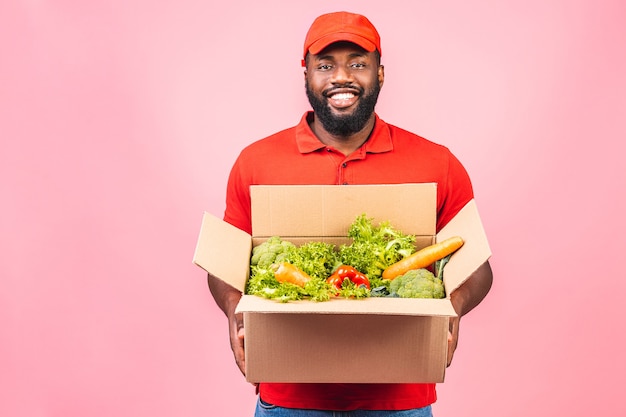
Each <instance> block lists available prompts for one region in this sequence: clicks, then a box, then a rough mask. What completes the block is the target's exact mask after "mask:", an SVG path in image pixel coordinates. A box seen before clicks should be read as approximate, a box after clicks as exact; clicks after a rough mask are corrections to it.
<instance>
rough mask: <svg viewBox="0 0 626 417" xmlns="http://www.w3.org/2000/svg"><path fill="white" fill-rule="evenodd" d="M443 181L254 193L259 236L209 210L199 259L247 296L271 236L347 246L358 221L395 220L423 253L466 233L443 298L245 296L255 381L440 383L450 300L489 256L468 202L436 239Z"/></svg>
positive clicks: (258, 189)
mask: <svg viewBox="0 0 626 417" xmlns="http://www.w3.org/2000/svg"><path fill="white" fill-rule="evenodd" d="M436 196H437V188H436V184H396V185H353V186H322V185H319V186H318V185H305V186H293V185H288V186H253V187H252V188H251V198H252V229H253V233H252V236H250V235H248V234H247V233H244V232H242V231H240V230H239V229H237V228H235V227H233V226H230V225H228V224H226V223H225V222H223V221H222V220H221V219H218V218H217V217H215V216H212V215H211V214H209V213H205V214H204V217H203V221H202V228H201V231H200V236H199V239H198V243H197V246H196V252H195V255H194V262H195V263H196V264H197V265H198V266H200V267H202V268H203V269H205V270H206V271H207V272H209V273H211V274H212V275H215V276H216V277H218V278H220V279H222V280H224V281H225V282H227V283H229V284H230V285H232V286H234V287H235V288H238V289H239V290H242V291H243V290H244V289H245V283H246V281H247V278H248V274H249V261H250V252H251V248H252V246H253V245H257V244H259V243H261V242H262V241H264V240H265V239H267V238H268V237H270V236H274V235H278V236H281V237H282V238H283V239H285V240H290V241H293V242H294V243H303V242H307V241H312V240H319V241H329V242H332V243H336V244H340V243H343V242H347V241H348V240H347V238H346V236H347V231H348V228H349V226H350V224H351V223H352V222H353V221H354V219H355V218H356V217H357V216H358V215H360V214H363V213H365V214H366V215H367V216H368V217H372V218H374V222H375V223H378V222H380V221H386V220H388V221H390V222H391V223H392V225H393V226H394V227H396V228H398V229H399V230H402V231H403V232H405V233H411V234H414V235H416V236H418V240H417V241H418V243H417V244H416V246H418V249H419V248H420V247H423V246H426V245H428V244H430V243H433V242H435V241H437V240H441V239H444V238H446V237H450V236H454V235H459V236H461V237H463V239H464V240H465V244H464V245H463V246H462V247H461V249H459V250H458V251H457V252H456V253H455V254H454V255H453V256H452V258H451V260H450V262H449V263H448V264H447V265H446V269H445V274H444V284H445V287H446V294H447V298H446V299H442V300H428V299H398V298H369V299H365V300H345V299H333V300H331V301H328V302H319V303H316V302H310V301H299V302H291V303H279V302H275V301H271V300H266V299H263V298H260V297H256V296H248V295H244V296H243V297H242V299H241V301H240V302H239V305H238V307H237V311H238V312H241V313H243V315H244V325H245V329H246V378H247V379H248V380H249V381H250V382H342V383H367V382H372V383H403V382H442V381H443V380H444V376H445V368H446V355H447V335H448V325H449V320H450V317H454V316H455V315H456V314H455V312H454V309H453V307H452V304H451V302H450V299H449V294H450V293H451V292H452V291H454V289H456V288H458V287H459V286H460V285H461V284H462V283H463V282H464V281H465V280H466V279H467V278H468V277H469V276H470V275H471V273H472V272H474V271H475V270H476V269H477V268H478V267H479V266H480V265H481V264H482V263H484V262H485V261H486V260H487V259H489V257H490V256H491V252H490V249H489V245H488V242H487V239H486V236H485V233H484V230H483V227H482V224H481V221H480V217H479V215H478V210H477V209H476V205H475V202H474V201H473V200H472V201H470V202H469V203H468V204H467V205H466V206H465V207H464V208H463V209H462V210H461V211H460V212H459V214H458V215H457V216H456V217H455V218H454V219H453V220H452V221H450V223H449V224H448V225H447V226H446V227H445V228H444V229H443V230H441V231H440V233H439V234H435V224H436Z"/></svg>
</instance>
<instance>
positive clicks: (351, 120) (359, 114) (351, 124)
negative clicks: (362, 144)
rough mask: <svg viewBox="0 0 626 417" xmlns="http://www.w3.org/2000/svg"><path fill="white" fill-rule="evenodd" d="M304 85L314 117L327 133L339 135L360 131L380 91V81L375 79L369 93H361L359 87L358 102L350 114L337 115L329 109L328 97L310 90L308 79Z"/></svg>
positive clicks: (343, 135) (371, 111)
mask: <svg viewBox="0 0 626 417" xmlns="http://www.w3.org/2000/svg"><path fill="white" fill-rule="evenodd" d="M305 87H306V96H307V97H308V99H309V103H311V107H313V111H314V112H315V117H317V118H318V119H319V121H320V122H321V123H322V126H324V129H326V131H327V132H328V133H330V134H331V135H334V136H340V137H347V136H350V135H352V134H354V133H357V132H360V131H361V130H362V129H363V128H364V127H365V124H366V123H367V122H368V120H369V119H370V117H371V116H372V113H374V108H375V107H376V102H377V101H378V94H379V93H380V83H379V82H378V79H376V83H375V84H374V87H373V88H372V91H371V92H370V93H368V94H363V89H361V98H360V100H359V104H358V105H357V107H356V109H355V110H354V112H353V113H352V114H347V115H345V116H337V115H335V114H334V113H333V112H332V111H331V109H330V106H329V105H328V99H327V98H326V97H325V96H322V97H318V96H317V95H315V93H314V92H313V91H311V89H310V88H309V82H308V80H305Z"/></svg>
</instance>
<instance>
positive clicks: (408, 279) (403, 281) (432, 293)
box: [390, 268, 445, 298]
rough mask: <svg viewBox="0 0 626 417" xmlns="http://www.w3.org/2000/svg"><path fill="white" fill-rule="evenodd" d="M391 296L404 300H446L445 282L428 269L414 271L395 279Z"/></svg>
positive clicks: (391, 287) (391, 286) (392, 282)
mask: <svg viewBox="0 0 626 417" xmlns="http://www.w3.org/2000/svg"><path fill="white" fill-rule="evenodd" d="M390 291H391V296H392V297H393V296H396V297H403V298H444V297H445V290H444V287H443V282H442V281H441V280H440V279H438V278H437V277H435V275H434V274H433V273H432V272H430V271H429V270H427V269H423V268H422V269H413V270H411V271H409V272H407V273H406V274H404V275H400V276H399V277H396V278H394V279H393V280H392V281H391V284H390Z"/></svg>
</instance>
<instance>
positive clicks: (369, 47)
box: [309, 33, 376, 55]
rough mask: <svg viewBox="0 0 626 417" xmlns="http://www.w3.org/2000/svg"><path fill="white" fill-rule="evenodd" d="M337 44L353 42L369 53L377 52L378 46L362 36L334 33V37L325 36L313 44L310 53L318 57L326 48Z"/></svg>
mask: <svg viewBox="0 0 626 417" xmlns="http://www.w3.org/2000/svg"><path fill="white" fill-rule="evenodd" d="M336 42H351V43H354V44H357V45H359V46H360V47H361V48H363V49H365V50H366V51H368V52H374V51H375V50H376V45H375V44H374V43H373V42H371V41H369V40H367V39H365V38H363V37H361V36H358V35H355V34H353V33H333V34H332V35H327V36H324V37H323V38H321V39H318V40H317V41H315V42H313V43H312V44H311V46H310V47H309V53H311V54H313V55H317V54H319V53H320V52H322V51H323V50H324V48H326V47H327V46H329V45H331V44H333V43H336Z"/></svg>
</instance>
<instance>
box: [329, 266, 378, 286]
mask: <svg viewBox="0 0 626 417" xmlns="http://www.w3.org/2000/svg"><path fill="white" fill-rule="evenodd" d="M346 279H347V280H348V281H350V282H352V283H353V284H354V285H356V286H357V287H361V286H362V287H365V288H367V289H368V290H369V288H370V281H369V279H367V277H366V276H365V274H363V273H361V272H359V271H358V270H357V269H356V268H354V267H352V266H350V265H341V266H340V267H339V268H337V269H336V270H335V272H333V274H332V275H331V276H330V277H328V280H327V281H328V283H329V284H332V285H334V286H335V287H337V289H339V290H340V289H341V285H342V284H343V281H344V280H346Z"/></svg>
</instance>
